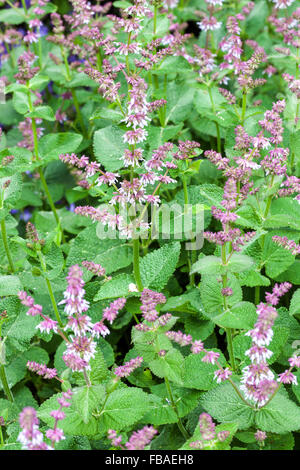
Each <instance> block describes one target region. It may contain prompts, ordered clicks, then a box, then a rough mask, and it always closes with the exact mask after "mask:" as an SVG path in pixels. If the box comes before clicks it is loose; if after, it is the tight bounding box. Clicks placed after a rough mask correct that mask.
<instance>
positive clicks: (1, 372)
mask: <svg viewBox="0 0 300 470" xmlns="http://www.w3.org/2000/svg"><path fill="white" fill-rule="evenodd" d="M0 380H1V382H2V386H3V390H4V392H5V395H6V396H7V399H8V400H9V401H11V402H13V401H14V397H13V394H12V392H11V390H10V388H9V385H8V382H7V377H6V372H5V367H4V365H3V364H1V365H0Z"/></svg>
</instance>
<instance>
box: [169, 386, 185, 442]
mask: <svg viewBox="0 0 300 470" xmlns="http://www.w3.org/2000/svg"><path fill="white" fill-rule="evenodd" d="M165 384H166V389H167V391H168V395H169V398H170V402H171V405H172V408H173V410H174V411H175V413H176V415H177V418H178V422H177V426H178V428H179V430H180V432H181V434H182V435H183V437H184V438H185V440H186V441H187V440H188V439H189V437H190V436H189V435H188V433H187V431H186V429H185V427H184V426H183V424H182V421H181V419H180V417H179V413H178V409H177V406H176V403H175V401H174V397H173V394H172V390H171V386H170V382H169V379H168V377H165Z"/></svg>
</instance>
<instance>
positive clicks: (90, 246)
mask: <svg viewBox="0 0 300 470" xmlns="http://www.w3.org/2000/svg"><path fill="white" fill-rule="evenodd" d="M70 245H71V248H70V251H69V254H68V257H67V266H71V265H73V264H76V263H81V262H82V261H84V260H87V261H90V260H93V261H94V262H95V263H98V264H101V266H103V268H104V269H105V271H106V274H111V273H113V272H115V271H118V270H119V269H122V268H126V267H127V266H129V265H130V264H131V263H132V248H131V247H130V246H128V243H126V241H125V240H118V239H110V238H106V239H99V238H98V237H97V226H96V225H95V224H93V225H91V226H89V227H87V228H85V229H84V230H82V231H81V232H80V233H79V235H77V237H76V238H74V239H73V240H72V243H71V244H70ZM112 260H113V263H112Z"/></svg>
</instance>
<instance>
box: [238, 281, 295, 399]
mask: <svg viewBox="0 0 300 470" xmlns="http://www.w3.org/2000/svg"><path fill="white" fill-rule="evenodd" d="M290 288H291V284H289V283H288V282H285V283H283V284H279V285H278V284H276V285H275V287H274V289H273V291H272V293H267V294H266V301H267V303H263V302H261V303H260V304H259V305H258V306H257V315H258V319H257V322H256V323H255V325H254V328H253V329H252V330H250V331H248V332H247V333H246V336H250V338H251V340H252V346H251V348H250V349H248V350H247V351H246V353H245V355H246V356H248V357H249V359H250V361H251V364H250V365H249V366H246V367H244V369H243V373H242V385H241V387H240V388H241V390H242V391H243V392H244V394H245V397H246V398H247V399H249V400H251V401H252V402H254V403H255V404H256V405H257V406H258V407H262V406H264V405H265V404H266V403H267V402H268V400H269V398H270V397H271V395H272V394H273V393H274V392H275V390H277V387H278V384H277V381H276V380H275V375H274V373H273V372H272V371H271V369H270V368H269V366H268V363H267V360H268V359H269V358H270V357H271V356H272V354H273V353H272V351H270V350H269V349H267V347H266V346H268V345H269V344H270V342H271V340H272V338H273V325H274V322H275V319H276V318H277V315H278V314H277V311H276V309H275V308H274V306H273V305H277V304H278V302H279V298H280V297H282V296H283V295H284V294H285V293H286V292H287V291H288V290H289V289H290ZM291 376H292V377H291ZM278 380H279V381H280V382H285V383H291V382H292V381H294V380H295V377H294V376H293V374H291V373H290V371H289V372H286V373H284V374H280V375H279V379H278Z"/></svg>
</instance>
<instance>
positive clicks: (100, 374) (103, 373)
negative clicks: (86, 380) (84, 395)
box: [90, 346, 108, 385]
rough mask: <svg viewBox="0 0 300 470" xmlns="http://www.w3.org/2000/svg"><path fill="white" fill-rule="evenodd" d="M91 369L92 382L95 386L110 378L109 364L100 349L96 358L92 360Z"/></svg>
mask: <svg viewBox="0 0 300 470" xmlns="http://www.w3.org/2000/svg"><path fill="white" fill-rule="evenodd" d="M100 347H101V346H100ZM90 367H91V371H90V381H91V382H92V384H93V385H95V384H101V383H102V382H104V380H105V379H106V378H107V377H108V368H107V363H106V361H105V358H104V354H103V353H102V351H101V350H100V349H98V350H97V352H96V354H95V357H94V358H92V359H91V360H90Z"/></svg>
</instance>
